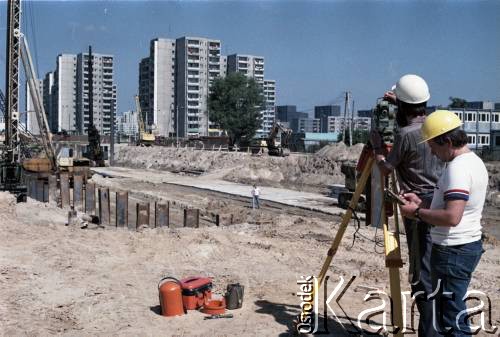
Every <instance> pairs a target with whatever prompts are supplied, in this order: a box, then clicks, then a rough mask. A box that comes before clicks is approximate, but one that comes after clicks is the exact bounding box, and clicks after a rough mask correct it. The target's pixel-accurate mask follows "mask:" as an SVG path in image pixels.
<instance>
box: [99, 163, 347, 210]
mask: <svg viewBox="0 0 500 337" xmlns="http://www.w3.org/2000/svg"><path fill="white" fill-rule="evenodd" d="M92 171H94V172H96V173H98V174H101V175H103V176H109V177H123V178H132V179H137V180H140V181H144V182H150V183H166V184H176V185H182V186H190V187H196V188H199V189H203V190H209V191H216V192H222V193H227V194H233V195H238V196H243V197H248V198H249V202H250V191H251V189H252V188H251V186H250V185H244V184H238V183H233V182H229V181H225V180H220V179H213V178H211V177H210V176H208V177H206V176H203V175H201V176H187V175H179V174H174V173H171V172H166V171H158V170H144V169H132V168H125V167H99V168H97V167H95V168H92ZM259 188H260V190H261V200H269V201H273V202H277V203H281V204H284V205H289V206H295V207H300V208H303V209H307V210H312V211H319V212H323V213H326V214H333V215H340V214H343V213H344V212H345V210H343V209H341V208H339V207H337V206H336V205H337V199H335V198H332V197H327V196H324V195H322V194H319V193H309V192H299V191H294V190H287V189H283V188H274V187H266V186H264V187H262V186H260V187H259Z"/></svg>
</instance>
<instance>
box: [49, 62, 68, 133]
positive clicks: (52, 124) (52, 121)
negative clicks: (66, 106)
mask: <svg viewBox="0 0 500 337" xmlns="http://www.w3.org/2000/svg"><path fill="white" fill-rule="evenodd" d="M54 74H55V73H54V72H52V71H51V72H48V73H47V74H45V77H44V79H43V86H42V87H43V90H42V97H43V108H44V110H45V113H46V114H47V122H48V123H49V129H50V130H51V131H52V132H54V131H55V130H57V128H58V127H57V115H55V112H56V109H55V106H56V104H57V97H56V95H54V90H55V85H54ZM75 110H76V106H75Z"/></svg>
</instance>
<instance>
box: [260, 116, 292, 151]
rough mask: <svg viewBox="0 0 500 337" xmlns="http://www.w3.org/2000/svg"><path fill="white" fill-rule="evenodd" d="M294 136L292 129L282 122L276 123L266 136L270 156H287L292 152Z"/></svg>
mask: <svg viewBox="0 0 500 337" xmlns="http://www.w3.org/2000/svg"><path fill="white" fill-rule="evenodd" d="M291 137H292V130H291V129H289V128H285V127H284V126H283V125H282V124H280V123H274V125H273V127H272V128H271V131H269V134H268V136H267V138H266V144H267V153H268V154H269V155H270V156H279V157H285V156H288V155H289V154H290V149H289V148H288V146H289V145H290V144H289V143H290V138H291Z"/></svg>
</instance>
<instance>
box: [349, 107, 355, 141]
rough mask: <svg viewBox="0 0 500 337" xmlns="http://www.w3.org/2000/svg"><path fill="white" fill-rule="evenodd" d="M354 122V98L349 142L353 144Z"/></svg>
mask: <svg viewBox="0 0 500 337" xmlns="http://www.w3.org/2000/svg"><path fill="white" fill-rule="evenodd" d="M353 124H354V100H352V109H351V119H350V120H349V144H350V145H352V133H353Z"/></svg>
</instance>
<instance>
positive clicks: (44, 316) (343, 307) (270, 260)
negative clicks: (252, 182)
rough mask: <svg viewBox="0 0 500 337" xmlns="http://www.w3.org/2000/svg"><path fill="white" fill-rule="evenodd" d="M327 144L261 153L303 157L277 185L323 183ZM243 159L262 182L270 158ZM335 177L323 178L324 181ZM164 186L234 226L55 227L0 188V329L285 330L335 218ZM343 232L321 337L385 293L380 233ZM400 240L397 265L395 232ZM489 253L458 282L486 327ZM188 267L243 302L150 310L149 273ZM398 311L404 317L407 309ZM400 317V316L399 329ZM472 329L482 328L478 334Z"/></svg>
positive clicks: (185, 161)
mask: <svg viewBox="0 0 500 337" xmlns="http://www.w3.org/2000/svg"><path fill="white" fill-rule="evenodd" d="M135 151H144V149H141V148H135V147H132V148H131V149H130V150H129V151H126V152H122V154H120V155H119V157H118V158H119V161H121V162H122V163H126V164H127V166H131V165H138V166H140V167H143V165H149V164H150V161H146V163H144V162H143V163H140V165H139V164H137V162H133V161H132V162H128V163H127V161H130V160H132V159H131V158H133V157H134V156H136V157H138V154H137V153H136V152H135ZM153 151H157V152H156V155H155V156H156V158H157V159H155V160H156V161H157V163H156V164H155V165H152V166H150V168H156V169H162V170H164V169H171V170H174V171H175V170H179V167H180V166H183V165H184V166H185V167H189V168H190V169H193V168H196V167H198V168H200V167H201V166H200V165H201V164H199V163H198V162H199V160H197V159H196V158H197V157H198V158H199V157H200V153H199V152H194V151H193V153H192V154H190V155H189V156H191V157H188V155H186V154H185V155H181V156H179V154H180V153H179V152H177V151H180V150H177V149H171V150H168V151H169V156H170V155H171V154H172V153H173V154H176V155H178V156H179V157H178V160H179V163H181V164H176V165H174V164H169V163H171V162H172V161H174V160H175V159H174V157H169V158H168V159H165V156H160V155H159V154H158V152H162V151H166V150H165V149H162V148H157V149H155V150H153ZM328 151H330V152H333V153H335V156H337V155H339V153H340V151H338V149H332V148H330V149H325V150H324V153H323V154H321V153H320V154H318V156H321V155H323V157H324V158H327V159H324V158H323V159H318V158H309V157H306V158H300V157H299V156H297V157H290V158H288V159H285V160H286V162H285V163H283V161H281V162H280V161H279V160H277V159H272V160H270V161H271V162H274V161H275V160H276V162H275V165H277V166H276V167H286V166H288V165H290V163H292V162H293V163H298V162H300V163H302V164H301V165H304V166H300V167H301V168H300V169H290V170H289V171H287V172H292V173H286V172H285V173H286V174H283V176H284V177H291V178H289V179H288V180H287V179H283V181H281V182H280V183H279V184H280V185H282V186H283V185H287V184H289V183H291V181H292V180H293V177H296V176H300V172H299V171H300V170H303V169H304V170H305V167H307V170H311V171H312V172H313V173H311V177H313V176H314V175H315V176H316V177H317V179H318V181H323V182H325V181H326V180H324V179H326V178H325V176H326V175H327V174H325V172H333V171H335V172H336V170H339V164H338V163H339V160H337V161H335V160H333V159H331V158H332V156H333V154H332V153H327V152H328ZM163 153H164V154H165V152H163ZM347 153H349V151H347ZM231 155H232V154H231ZM235 155H236V156H238V155H241V157H242V158H240V161H241V166H239V168H240V169H241V168H242V167H246V166H248V162H252V161H255V160H254V159H255V158H253V157H251V156H243V155H242V154H235ZM155 156H153V157H155ZM206 156H207V157H208V158H212V159H213V160H212V161H211V162H210V165H208V164H206V160H205V161H204V163H205V164H203V165H207V166H204V167H202V168H204V171H207V172H208V173H210V174H213V175H214V176H220V177H224V176H226V175H230V173H231V172H233V174H235V172H237V171H238V166H236V167H231V168H230V169H228V168H227V167H228V165H229V166H231V164H228V162H232V160H233V159H227V158H228V155H224V154H223V153H220V154H214V153H210V154H206ZM343 156H344V157H342V158H344V159H340V161H342V160H352V159H350V158H346V156H345V153H344V155H343ZM248 157H249V158H250V159H247V158H248ZM352 157H353V158H354V157H355V156H354V155H353V156H352ZM127 158H128V159H127ZM160 158H161V159H160ZM189 158H191V159H189ZM224 158H226V159H224ZM139 159H140V157H139ZM281 159H282V158H281ZM140 160H141V159H140ZM140 160H139V161H140ZM224 160H227V161H228V162H226V163H224ZM332 160H333V161H332ZM329 161H332V162H331V163H333V164H331V165H330V166H331V167H329V168H325V167H324V165H323V166H322V164H321V163H325V162H329ZM255 162H256V164H255V165H256V166H255V167H251V170H252V172H260V173H259V174H256V175H255V179H257V180H259V179H261V180H259V181H260V182H264V181H265V180H266V179H264V178H262V176H261V173H266V172H268V171H271V172H272V171H273V166H268V164H265V165H263V164H262V161H260V163H259V161H258V160H257V161H255ZM189 163H191V164H189ZM224 165H226V166H224ZM269 165H270V164H269ZM315 165H316V166H315ZM270 167H271V168H270ZM259 170H261V171H259ZM296 170H298V171H296ZM329 170H333V171H329ZM298 172H299V173H298ZM339 172H340V171H339ZM275 173H276V172H275ZM278 173H279V172H278ZM273 174H274V173H273ZM273 179H274V178H271V180H273ZM328 179H330V178H328ZM336 179H337V178H331V180H328V183H329V182H333V181H337V180H336ZM99 180H100V181H101V182H102V181H103V180H105V179H102V178H99V177H96V181H99ZM108 183H109V184H113V183H112V182H109V181H108ZM126 183H127V184H131V182H130V181H127V182H126ZM111 186H112V185H111ZM137 186H139V185H137ZM137 186H136V187H137ZM311 186H313V185H312V184H311ZM299 188H301V187H300V184H299V187H298V189H299ZM152 190H154V188H152ZM165 191H166V192H165V193H168V195H169V196H171V197H172V198H176V199H178V200H179V201H181V202H190V203H195V204H199V205H203V206H204V207H208V208H215V209H219V210H221V209H228V210H231V211H233V212H235V213H238V214H240V215H241V216H240V217H237V221H235V224H233V225H229V226H220V227H216V226H213V225H209V224H204V225H203V226H202V227H201V228H154V229H153V228H143V229H141V230H140V231H131V230H127V229H117V228H115V227H112V226H108V227H99V226H96V225H89V226H87V227H83V228H82V226H80V225H66V223H67V220H68V217H67V210H61V209H58V208H56V207H55V205H53V204H42V203H39V202H36V201H33V200H31V199H29V200H28V202H27V203H25V204H16V203H15V201H14V198H13V197H12V196H11V195H9V194H7V193H0V336H9V337H10V336H53V335H59V336H288V335H292V334H293V332H294V328H293V321H294V319H295V317H296V315H297V314H298V313H299V312H300V306H299V305H300V298H299V297H298V296H297V292H299V291H300V289H299V287H298V285H297V280H299V279H300V277H301V276H304V275H313V274H314V275H317V274H318V273H319V270H320V269H321V266H322V265H323V262H324V260H325V258H326V254H327V251H328V249H329V248H330V245H331V242H332V239H333V237H334V236H335V233H336V232H337V229H338V226H339V223H340V218H339V217H336V216H325V214H320V213H315V212H310V211H307V212H305V211H297V210H296V209H293V207H289V208H287V207H279V208H278V207H275V205H272V204H268V205H264V207H263V208H262V209H261V210H251V209H249V208H248V207H245V206H244V205H243V204H242V203H241V201H238V200H236V198H231V197H229V198H228V197H227V196H226V197H221V196H219V195H217V194H216V193H209V194H207V193H206V192H202V193H196V192H195V191H193V190H189V189H187V188H186V187H183V186H175V185H168V190H165ZM232 199H233V200H232ZM354 233H355V223H354V222H352V223H351V224H350V225H349V227H348V229H347V231H346V234H345V235H344V238H343V241H342V243H341V247H340V249H339V250H338V252H337V254H336V255H335V257H334V260H333V263H332V265H331V267H330V268H329V270H328V274H327V275H328V276H329V277H330V280H328V282H327V283H326V284H327V286H328V289H327V291H323V292H322V293H321V294H320V299H321V298H323V294H324V293H325V294H327V295H328V294H330V293H331V292H332V291H334V289H335V287H336V285H337V284H338V283H339V282H340V278H341V277H342V278H343V280H344V283H343V286H344V287H345V285H346V283H347V282H348V281H349V280H352V284H351V285H350V286H349V287H348V288H347V290H346V292H345V294H344V295H343V297H342V299H341V300H339V303H340V305H337V304H336V303H335V300H334V301H331V303H330V306H331V308H332V309H333V311H334V312H335V313H336V314H337V316H338V317H339V320H340V322H341V323H342V324H343V325H344V326H343V327H342V326H341V325H340V324H339V322H338V321H337V320H336V319H335V316H334V314H333V313H332V312H331V311H330V310H327V317H326V322H327V327H328V330H329V333H330V335H332V336H352V335H356V334H353V333H354V332H356V333H358V335H359V334H360V333H364V334H366V333H367V332H371V331H374V330H373V329H372V328H370V327H369V326H368V325H367V324H365V323H363V324H362V328H363V330H356V328H354V327H353V326H352V325H351V323H350V322H349V321H348V318H350V319H352V320H353V321H354V323H356V324H357V322H356V320H357V317H358V315H360V313H361V312H362V311H363V310H366V309H370V308H374V307H375V306H376V305H379V304H380V302H377V303H376V304H375V303H374V302H376V301H371V302H366V301H364V298H365V296H366V295H367V291H368V290H373V289H378V290H381V291H385V292H387V293H389V275H388V270H387V269H386V268H385V264H384V257H383V251H382V249H383V248H382V247H381V241H380V240H381V239H382V233H381V232H380V231H377V230H376V229H374V228H372V227H365V226H364V225H363V224H362V225H361V227H360V229H359V232H358V233H357V234H356V240H354V241H353V238H354ZM353 242H354V244H353ZM401 246H402V249H403V252H402V256H403V260H404V262H405V263H406V256H407V254H406V242H405V238H404V235H402V236H401ZM499 256H500V246H499V245H498V242H497V240H496V239H495V238H494V237H491V236H490V237H489V238H488V240H487V242H486V244H485V253H484V255H483V257H482V259H481V262H480V264H479V266H478V267H477V269H476V271H475V273H474V276H473V279H472V283H471V286H470V289H474V290H480V291H482V292H484V293H485V294H487V295H488V296H489V298H490V299H491V307H492V312H491V313H492V323H493V324H494V325H497V326H498V325H500V304H499V303H500V289H499V284H500V260H499V258H498V257H499ZM400 271H401V286H402V290H403V291H405V290H406V291H407V290H409V286H408V283H407V277H408V276H407V265H406V264H405V266H404V267H403V268H402V269H401V270H400ZM194 275H202V276H209V277H212V278H213V284H214V290H213V292H214V294H215V295H216V296H220V295H222V294H223V293H224V291H225V288H226V285H227V284H229V283H235V282H239V283H241V284H243V285H244V286H245V296H244V302H243V308H242V309H238V310H234V311H230V313H232V314H233V315H234V317H233V318H231V319H215V320H204V315H203V314H201V313H200V312H196V311H190V312H188V314H187V315H184V316H180V317H175V318H165V317H163V316H161V315H159V307H158V305H159V301H158V289H157V285H158V281H159V280H160V279H161V278H162V277H164V276H174V277H177V278H184V277H188V276H194ZM353 276H354V277H355V278H354V279H352V277H353ZM320 302H321V301H320ZM387 303H388V302H387ZM474 303H475V302H471V304H474ZM387 306H388V304H387ZM323 308H324V306H323V305H320V312H321V313H322V315H321V316H322V317H321V318H325V317H324V315H323ZM406 309H407V310H406V311H407V313H408V315H410V309H409V306H407V308H406ZM387 311H388V312H389V309H388V308H387ZM363 317H364V318H366V317H365V316H363ZM477 317H478V316H477ZM387 319H388V321H390V318H387ZM416 320H417V321H418V317H417V318H416ZM373 321H374V322H375V323H373V324H380V323H381V322H382V315H378V316H375V317H374V318H373ZM320 322H323V319H321V320H320ZM321 324H322V323H321ZM414 324H415V325H414V326H416V324H417V322H414ZM410 325H411V322H410V320H408V322H407V327H409V326H410ZM486 327H488V324H487V325H486ZM389 328H390V327H389ZM347 331H351V332H353V333H351V334H350V333H349V332H347ZM413 335H414V336H416V334H413ZM479 335H480V336H493V335H492V334H486V333H484V332H481V333H480V334H479ZM497 335H498V332H497ZM410 336H412V334H410Z"/></svg>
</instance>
